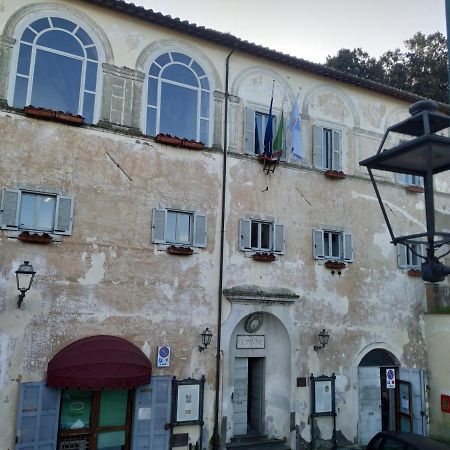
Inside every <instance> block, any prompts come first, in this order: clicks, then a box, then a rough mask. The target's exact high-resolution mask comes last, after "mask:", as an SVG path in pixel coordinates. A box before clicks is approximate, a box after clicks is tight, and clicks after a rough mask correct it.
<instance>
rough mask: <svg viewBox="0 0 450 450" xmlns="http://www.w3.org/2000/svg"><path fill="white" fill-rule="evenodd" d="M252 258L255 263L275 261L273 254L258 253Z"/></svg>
mask: <svg viewBox="0 0 450 450" xmlns="http://www.w3.org/2000/svg"><path fill="white" fill-rule="evenodd" d="M252 258H253V259H254V260H255V261H262V262H271V261H275V255H274V254H273V253H269V252H267V253H265V252H256V253H255V254H254V255H253V256H252Z"/></svg>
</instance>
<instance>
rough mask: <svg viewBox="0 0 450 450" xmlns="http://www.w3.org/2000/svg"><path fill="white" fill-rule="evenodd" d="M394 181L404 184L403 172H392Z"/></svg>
mask: <svg viewBox="0 0 450 450" xmlns="http://www.w3.org/2000/svg"><path fill="white" fill-rule="evenodd" d="M394 179H395V182H396V183H398V184H405V174H404V173H394Z"/></svg>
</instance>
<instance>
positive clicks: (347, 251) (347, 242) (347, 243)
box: [343, 233, 353, 262]
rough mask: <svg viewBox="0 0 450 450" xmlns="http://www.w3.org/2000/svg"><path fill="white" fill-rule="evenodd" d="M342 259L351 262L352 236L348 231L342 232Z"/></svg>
mask: <svg viewBox="0 0 450 450" xmlns="http://www.w3.org/2000/svg"><path fill="white" fill-rule="evenodd" d="M343 240H344V261H347V262H353V237H352V235H351V234H350V233H344V234H343Z"/></svg>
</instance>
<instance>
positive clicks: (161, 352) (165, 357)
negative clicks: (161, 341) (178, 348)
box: [156, 345, 170, 367]
mask: <svg viewBox="0 0 450 450" xmlns="http://www.w3.org/2000/svg"><path fill="white" fill-rule="evenodd" d="M156 367H170V347H169V346H168V345H162V346H161V347H158V355H157V358H156Z"/></svg>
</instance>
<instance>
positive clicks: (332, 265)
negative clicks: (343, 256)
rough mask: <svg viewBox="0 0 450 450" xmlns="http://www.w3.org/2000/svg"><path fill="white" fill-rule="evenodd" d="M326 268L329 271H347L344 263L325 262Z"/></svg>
mask: <svg viewBox="0 0 450 450" xmlns="http://www.w3.org/2000/svg"><path fill="white" fill-rule="evenodd" d="M325 267H326V268H327V269H333V270H342V269H345V268H346V267H347V266H346V264H345V263H344V262H342V261H333V260H328V261H325Z"/></svg>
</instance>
